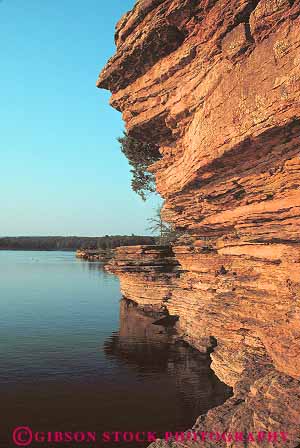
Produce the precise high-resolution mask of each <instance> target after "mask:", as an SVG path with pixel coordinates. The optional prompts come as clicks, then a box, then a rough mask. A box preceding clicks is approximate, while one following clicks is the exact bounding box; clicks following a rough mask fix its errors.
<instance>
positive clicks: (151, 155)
mask: <svg viewBox="0 0 300 448" xmlns="http://www.w3.org/2000/svg"><path fill="white" fill-rule="evenodd" d="M118 141H119V143H120V144H121V150H122V152H123V154H124V155H125V156H126V157H127V159H128V162H129V165H130V166H131V173H132V180H131V188H132V190H133V191H134V192H136V193H137V194H138V195H139V196H140V197H141V198H142V199H143V201H145V200H146V199H147V196H148V195H149V193H155V192H156V188H155V179H154V175H153V174H152V173H150V172H149V171H148V167H149V166H150V165H152V163H154V162H156V161H157V160H159V159H160V158H161V154H160V152H159V148H158V146H157V145H154V144H151V143H145V142H141V141H139V140H136V139H135V138H133V137H129V136H128V135H127V134H126V132H124V135H123V137H120V138H118Z"/></svg>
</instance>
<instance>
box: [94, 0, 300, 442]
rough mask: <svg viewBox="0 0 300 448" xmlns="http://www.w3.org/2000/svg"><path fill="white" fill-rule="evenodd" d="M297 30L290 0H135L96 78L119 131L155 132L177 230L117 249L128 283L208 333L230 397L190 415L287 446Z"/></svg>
mask: <svg viewBox="0 0 300 448" xmlns="http://www.w3.org/2000/svg"><path fill="white" fill-rule="evenodd" d="M299 30H300V2H299V1H298V0H295V1H292V0H223V1H222V0H140V1H139V2H138V3H137V4H136V6H135V7H134V9H133V10H132V11H131V12H129V13H128V14H126V15H125V16H124V17H123V18H122V19H121V21H120V22H119V23H118V25H117V30H116V36H115V38H116V44H117V52H116V55H115V56H114V57H113V58H112V59H111V60H110V61H109V62H108V65H107V66H106V68H105V69H104V70H103V71H102V73H101V74H100V77H99V79H98V81H97V85H98V87H102V88H106V89H110V90H111V91H112V93H113V96H112V100H111V104H112V106H113V107H115V108H116V109H118V110H120V111H122V113H123V118H124V120H125V122H126V127H127V131H128V133H129V135H132V136H133V137H135V138H137V139H141V140H143V141H149V142H152V143H155V144H158V145H159V146H160V152H161V155H162V158H161V159H160V160H158V161H157V162H156V163H155V164H154V165H152V166H151V167H150V169H151V171H152V172H153V173H155V176H156V183H157V189H158V191H159V193H160V194H161V195H162V196H163V198H164V199H165V205H164V216H165V218H166V220H168V221H169V222H171V223H173V225H174V226H175V227H176V229H178V230H180V231H181V232H182V233H183V234H184V235H183V237H182V238H181V241H178V243H177V244H175V245H174V247H173V249H172V254H171V253H168V250H167V249H162V248H159V249H158V250H157V251H155V249H153V248H150V249H147V248H143V247H139V248H135V249H128V250H127V252H126V249H124V248H122V249H118V250H117V251H116V252H117V255H116V260H115V261H114V262H113V263H115V265H114V267H113V266H112V269H113V270H115V272H117V274H118V275H119V276H120V278H121V284H122V291H123V294H124V295H125V296H126V297H128V298H130V299H132V300H134V301H136V302H137V303H139V304H141V305H143V306H145V305H148V306H151V305H154V306H155V307H166V308H167V310H168V312H169V313H170V314H172V315H176V316H178V317H179V321H178V329H179V331H180V332H181V334H182V336H183V337H184V338H185V339H186V340H187V341H189V342H190V343H191V344H192V345H193V346H195V347H197V348H198V349H199V350H212V349H213V347H214V346H215V345H216V344H217V345H216V347H215V348H214V350H213V352H212V354H211V357H212V368H213V370H214V371H215V372H216V374H217V375H218V376H219V378H220V379H221V380H222V381H224V382H226V383H227V384H228V385H230V386H232V387H233V388H234V393H235V396H234V397H233V398H231V399H230V400H228V401H227V402H226V403H225V405H223V406H221V407H219V408H216V409H213V410H211V411H210V412H209V413H208V414H207V416H204V417H201V418H200V419H199V421H198V422H197V425H198V426H197V427H199V428H200V427H201V428H202V429H205V430H206V429H208V430H210V429H213V430H220V431H221V432H224V431H227V432H228V431H230V432H232V431H244V432H251V431H252V432H258V431H259V430H262V431H273V432H274V431H277V432H278V433H279V432H280V431H283V432H285V433H287V434H288V437H289V438H288V441H287V442H282V440H281V444H280V442H279V446H285V447H296V446H297V445H298V444H299V443H300V405H299V399H300V32H299ZM164 259H165V261H164ZM139 266H140V267H139ZM132 268H133V269H132ZM209 443H210V442H209V441H207V446H210V445H209ZM218 444H219V445H220V446H236V445H235V442H232V441H229V440H227V441H223V440H221V441H219V442H212V446H218ZM250 444H251V446H264V444H266V446H273V445H274V446H275V445H276V443H275V442H271V443H269V442H267V441H262V442H257V441H254V442H252V441H251V443H250V442H249V445H250ZM157 446H172V447H176V446H191V447H192V446H195V445H193V444H192V443H190V444H189V443H187V444H186V445H180V443H179V442H173V444H170V442H169V443H166V442H162V444H161V445H157ZM196 446H197V445H196ZM244 446H247V442H245V445H244ZM276 446H278V443H277V445H276Z"/></svg>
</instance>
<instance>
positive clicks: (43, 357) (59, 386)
mask: <svg viewBox="0 0 300 448" xmlns="http://www.w3.org/2000/svg"><path fill="white" fill-rule="evenodd" d="M0 307H1V314H0V316H1V325H0V397H1V414H0V442H2V443H3V446H5V447H7V446H13V444H12V442H10V441H9V440H8V438H9V435H10V433H11V431H12V429H13V428H14V427H16V426H21V425H25V426H30V427H32V428H33V429H34V430H37V431H97V432H99V433H102V432H104V431H155V432H157V433H163V432H164V431H180V430H184V429H187V428H189V427H190V426H191V423H192V422H194V420H195V418H196V417H197V416H198V415H200V414H201V413H203V412H206V411H207V410H208V409H210V408H212V407H214V406H216V405H218V404H220V403H222V402H224V401H225V399H226V398H227V397H228V396H229V394H230V390H229V388H227V387H226V386H225V385H224V384H223V383H221V382H220V381H218V379H217V378H216V376H215V375H214V374H213V372H212V371H211V370H210V368H209V360H208V358H207V357H206V356H204V355H201V354H199V353H198V352H196V351H195V350H193V349H191V348H189V347H187V346H184V345H182V344H175V345H174V344H172V343H171V338H170V336H169V334H168V332H167V330H166V329H164V328H163V327H160V326H157V325H153V319H150V318H146V317H145V316H142V315H141V314H139V312H138V311H137V310H136V308H135V307H132V306H131V305H130V306H129V305H128V303H127V302H125V301H121V302H120V290H119V282H118V279H117V278H116V277H114V276H112V275H110V274H107V273H105V272H104V271H103V270H102V269H101V265H100V264H98V263H87V262H84V261H80V260H76V259H75V255H74V254H73V253H66V252H15V251H0ZM147 445H148V444H137V445H135V444H134V443H129V444H128V443H125V442H123V443H119V444H116V445H115V444H112V443H105V444H103V443H102V444H101V443H98V444H96V445H92V446H95V447H97V448H101V447H102V446H108V447H112V446H119V447H120V448H123V447H125V446H130V447H136V446H140V447H141V448H142V447H144V446H147ZM1 446H2V445H1ZM31 446H34V445H31ZM39 446H41V447H43V448H45V447H46V446H54V445H53V444H52V445H51V444H50V445H47V444H39ZM56 446H70V444H65V445H56ZM76 446H87V445H86V444H79V445H78V444H77V445H76ZM89 446H91V445H89Z"/></svg>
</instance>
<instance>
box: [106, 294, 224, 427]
mask: <svg viewBox="0 0 300 448" xmlns="http://www.w3.org/2000/svg"><path fill="white" fill-rule="evenodd" d="M153 322H155V319H154V318H152V317H148V316H145V315H144V314H143V313H142V312H140V311H139V309H138V308H137V307H136V306H135V305H134V304H133V303H132V302H130V301H127V300H122V301H121V302H120V330H119V332H117V333H113V335H112V336H111V338H110V339H109V340H108V341H106V343H105V345H104V351H105V353H106V356H107V357H108V358H109V359H111V360H112V359H115V360H116V361H117V362H118V363H119V365H120V366H125V365H126V366H128V367H129V368H130V369H132V370H133V371H134V372H135V373H136V374H137V375H138V376H139V378H140V381H143V382H144V383H145V387H147V384H148V387H149V385H151V384H155V385H156V386H157V387H159V388H160V390H161V395H160V397H161V400H160V402H159V403H157V408H158V409H160V410H162V409H163V408H164V407H165V400H166V399H169V400H170V402H169V411H168V412H169V419H168V427H165V426H164V425H165V424H166V423H165V419H164V418H162V416H161V415H162V413H157V414H156V415H151V416H149V425H150V426H151V428H153V427H154V428H155V430H156V431H157V432H158V433H163V432H164V431H166V430H171V431H179V430H185V429H187V428H188V427H190V426H191V424H192V423H193V422H194V421H195V419H196V418H197V417H198V416H199V415H200V414H202V413H205V412H207V411H208V410H209V409H211V408H212V407H215V406H218V405H220V404H222V403H224V401H225V400H226V399H227V398H228V397H229V396H230V395H231V389H230V388H229V387H227V386H226V385H225V384H224V383H222V382H221V381H219V380H218V378H217V377H216V376H215V374H214V373H213V371H212V370H211V369H210V358H209V356H207V355H205V354H201V353H199V352H198V351H197V350H194V349H193V348H191V347H190V346H188V345H187V344H185V343H183V342H180V341H177V342H176V339H175V334H174V330H173V329H172V328H166V327H163V326H160V325H153ZM167 391H168V392H167ZM156 398H157V397H156ZM162 423H163V424H162Z"/></svg>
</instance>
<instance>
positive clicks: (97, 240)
mask: <svg viewBox="0 0 300 448" xmlns="http://www.w3.org/2000/svg"><path fill="white" fill-rule="evenodd" d="M154 242H155V239H154V238H153V237H150V236H135V235H133V236H127V235H116V236H109V235H105V236H101V237H76V236H36V237H33V236H20V237H6V238H0V250H1V249H2V250H3V249H6V250H62V251H74V250H77V249H105V250H106V249H114V248H115V247H119V246H137V245H139V244H150V245H151V244H154Z"/></svg>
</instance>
